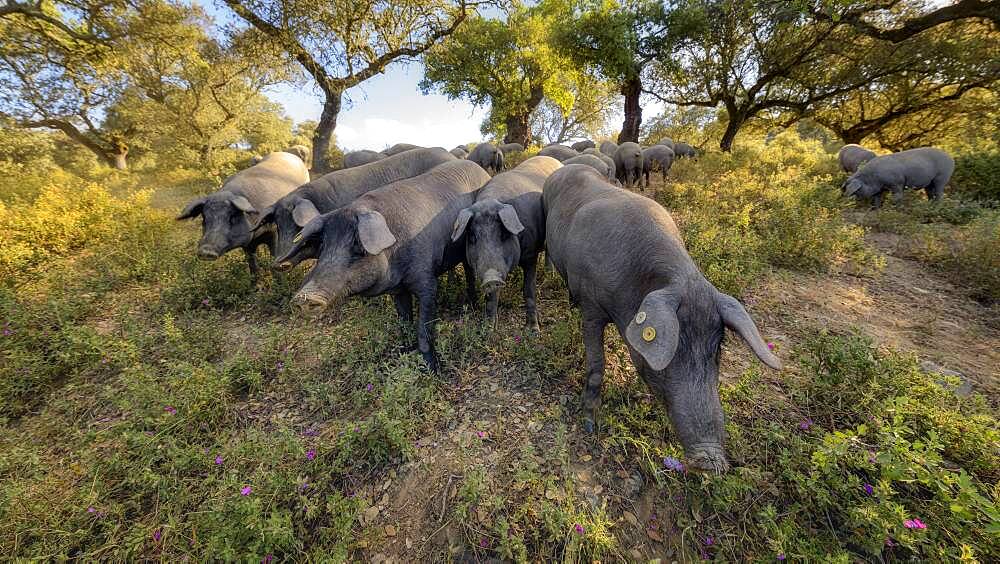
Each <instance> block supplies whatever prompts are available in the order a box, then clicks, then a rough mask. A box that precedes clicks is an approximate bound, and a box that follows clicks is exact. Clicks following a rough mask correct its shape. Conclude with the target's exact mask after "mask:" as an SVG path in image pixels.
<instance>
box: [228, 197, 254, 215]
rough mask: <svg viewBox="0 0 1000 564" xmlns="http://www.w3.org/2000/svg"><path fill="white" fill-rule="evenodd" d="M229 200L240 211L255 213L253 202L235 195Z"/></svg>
mask: <svg viewBox="0 0 1000 564" xmlns="http://www.w3.org/2000/svg"><path fill="white" fill-rule="evenodd" d="M230 201H231V202H232V203H233V205H234V206H236V209H238V210H240V211H241V212H246V213H257V208H255V207H253V204H251V203H250V200H248V199H246V198H244V197H243V196H235V197H233V199H232V200H230Z"/></svg>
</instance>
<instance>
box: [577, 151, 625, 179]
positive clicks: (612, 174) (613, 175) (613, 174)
mask: <svg viewBox="0 0 1000 564" xmlns="http://www.w3.org/2000/svg"><path fill="white" fill-rule="evenodd" d="M583 154H585V155H594V156H595V157H597V158H599V159H601V161H602V162H603V163H604V164H606V165H608V181H609V182H611V183H612V184H618V172H617V169H616V168H615V160H614V159H613V158H611V157H609V156H607V155H605V154H604V153H602V152H601V151H600V150H599V149H587V150H586V151H584V152H583ZM618 185H619V186H620V184H618Z"/></svg>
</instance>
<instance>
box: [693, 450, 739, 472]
mask: <svg viewBox="0 0 1000 564" xmlns="http://www.w3.org/2000/svg"><path fill="white" fill-rule="evenodd" d="M685 451H686V458H687V460H688V466H689V467H690V468H691V469H692V470H698V471H701V472H711V473H713V474H722V473H723V472H726V471H728V470H729V462H728V461H726V451H725V450H724V449H723V448H722V445H720V444H719V443H699V444H696V445H693V446H691V447H690V448H687V449H685Z"/></svg>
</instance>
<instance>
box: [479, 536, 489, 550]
mask: <svg viewBox="0 0 1000 564" xmlns="http://www.w3.org/2000/svg"><path fill="white" fill-rule="evenodd" d="M479 546H481V547H483V548H489V547H490V540H489V539H487V538H486V537H483V538H481V539H479Z"/></svg>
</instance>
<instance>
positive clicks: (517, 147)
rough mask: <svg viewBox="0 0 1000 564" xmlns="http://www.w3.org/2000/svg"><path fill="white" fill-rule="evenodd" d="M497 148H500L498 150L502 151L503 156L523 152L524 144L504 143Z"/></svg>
mask: <svg viewBox="0 0 1000 564" xmlns="http://www.w3.org/2000/svg"><path fill="white" fill-rule="evenodd" d="M498 148H499V149H500V152H501V153H503V156H505V157H506V156H507V155H509V154H511V153H523V152H524V145H522V144H520V143H504V144H503V145H500V147H498Z"/></svg>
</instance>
